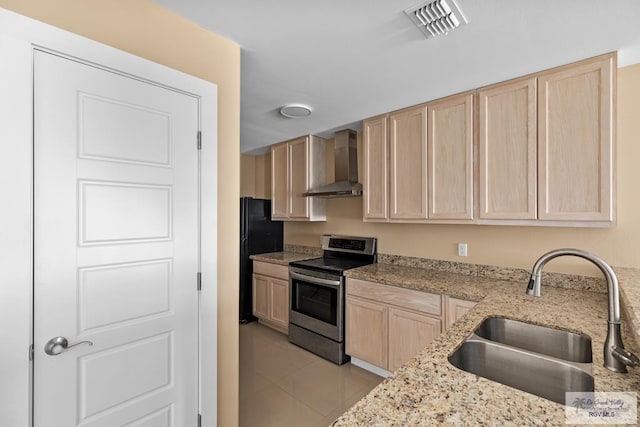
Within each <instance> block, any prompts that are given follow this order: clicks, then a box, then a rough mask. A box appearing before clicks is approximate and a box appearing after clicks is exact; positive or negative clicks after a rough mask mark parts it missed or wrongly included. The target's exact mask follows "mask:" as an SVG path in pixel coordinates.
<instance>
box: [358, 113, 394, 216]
mask: <svg viewBox="0 0 640 427" xmlns="http://www.w3.org/2000/svg"><path fill="white" fill-rule="evenodd" d="M363 132H364V138H363V142H362V151H363V179H362V187H363V194H362V203H363V210H362V216H363V219H364V220H386V219H387V218H388V217H389V210H388V203H387V200H388V199H387V195H388V188H389V186H388V182H389V180H388V161H389V146H388V134H387V116H380V117H375V118H372V119H369V120H365V121H364V123H363Z"/></svg>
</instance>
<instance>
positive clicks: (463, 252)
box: [458, 243, 467, 256]
mask: <svg viewBox="0 0 640 427" xmlns="http://www.w3.org/2000/svg"><path fill="white" fill-rule="evenodd" d="M458 256H467V244H466V243H458Z"/></svg>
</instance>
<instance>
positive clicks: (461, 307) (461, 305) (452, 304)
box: [447, 297, 476, 328]
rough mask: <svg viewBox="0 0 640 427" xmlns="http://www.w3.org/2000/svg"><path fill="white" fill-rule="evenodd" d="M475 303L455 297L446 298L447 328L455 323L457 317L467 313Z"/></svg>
mask: <svg viewBox="0 0 640 427" xmlns="http://www.w3.org/2000/svg"><path fill="white" fill-rule="evenodd" d="M475 305H476V303H475V302H473V301H466V300H462V299H457V298H451V297H449V298H447V328H448V327H450V326H451V325H453V324H454V323H456V321H457V320H458V319H460V318H461V317H462V316H464V315H465V314H467V312H468V311H469V310H471V309H472V308H473V307H474V306H475Z"/></svg>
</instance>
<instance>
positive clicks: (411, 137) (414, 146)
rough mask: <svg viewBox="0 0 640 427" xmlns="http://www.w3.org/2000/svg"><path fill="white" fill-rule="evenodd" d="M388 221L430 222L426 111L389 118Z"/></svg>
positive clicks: (401, 113)
mask: <svg viewBox="0 0 640 427" xmlns="http://www.w3.org/2000/svg"><path fill="white" fill-rule="evenodd" d="M389 129H390V133H389V154H390V155H389V186H390V188H389V202H390V206H389V209H390V211H389V217H390V218H391V219H399V220H403V219H406V220H426V219H427V107H426V106H421V107H416V108H412V109H410V110H404V111H400V112H398V113H394V114H391V115H390V116H389Z"/></svg>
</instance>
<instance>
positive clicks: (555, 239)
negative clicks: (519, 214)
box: [285, 64, 640, 275]
mask: <svg viewBox="0 0 640 427" xmlns="http://www.w3.org/2000/svg"><path fill="white" fill-rule="evenodd" d="M617 131H618V161H617V165H618V166H617V168H618V173H617V178H618V225H617V227H615V228H611V229H586V228H558V227H506V226H487V225H483V226H479V225H434V224H379V223H378V224H376V223H363V222H362V199H361V198H351V199H329V200H328V204H327V217H328V218H327V222H325V223H296V222H287V223H285V242H286V243H290V244H301V245H310V246H319V238H318V236H319V235H320V234H323V233H337V234H351V235H365V236H367V235H371V236H377V237H378V239H379V240H378V242H379V251H380V252H382V253H389V254H401V255H407V256H417V257H425V258H435V259H445V260H453V261H463V262H471V263H479V264H490V265H500V266H512V267H521V268H526V269H529V268H531V267H532V265H533V263H534V262H535V260H536V259H537V258H538V256H540V255H541V254H542V253H544V252H545V251H547V250H550V249H555V248H560V247H577V248H582V249H586V250H588V251H591V252H594V253H596V254H598V255H600V256H601V257H603V258H604V259H605V260H606V261H608V262H609V263H610V264H612V265H616V266H624V267H640V249H639V248H638V247H637V246H636V245H637V244H638V242H640V214H639V212H640V192H639V191H638V185H639V183H640V167H638V160H639V159H640V144H638V135H640V64H637V65H634V66H629V67H625V68H622V69H620V70H619V72H618V126H617ZM328 163H329V164H331V163H332V157H330V158H329V159H328ZM329 169H332V168H331V167H329ZM360 170H362V168H360ZM458 242H466V243H467V244H468V253H469V256H468V257H466V258H463V257H458V256H457V246H456V244H457V243H458ZM548 268H549V270H555V271H561V272H570V273H584V274H589V275H598V274H599V272H598V271H597V270H596V269H595V268H593V267H591V266H590V265H589V264H588V263H586V262H585V261H582V260H579V259H572V258H566V257H565V258H560V259H557V260H554V261H552V262H551V263H550V264H549V267H548Z"/></svg>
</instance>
